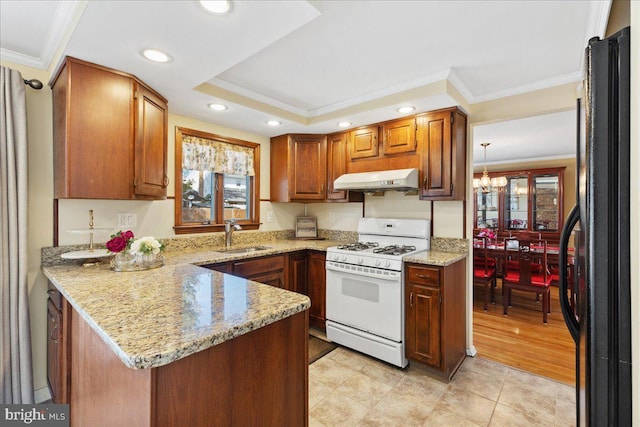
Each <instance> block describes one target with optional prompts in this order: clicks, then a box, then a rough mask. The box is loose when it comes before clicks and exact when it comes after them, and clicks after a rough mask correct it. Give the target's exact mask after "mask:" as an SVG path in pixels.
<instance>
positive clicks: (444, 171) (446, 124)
mask: <svg viewBox="0 0 640 427" xmlns="http://www.w3.org/2000/svg"><path fill="white" fill-rule="evenodd" d="M451 118H452V115H451V112H450V111H443V112H437V113H432V114H427V115H425V116H421V117H419V118H418V121H419V136H420V137H421V139H422V186H421V188H420V195H421V196H422V197H445V196H451V194H452V192H453V183H452V181H451V161H452V158H451V154H452V151H451V149H452V147H451Z"/></svg>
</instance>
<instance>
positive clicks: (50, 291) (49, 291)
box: [47, 289, 58, 295]
mask: <svg viewBox="0 0 640 427" xmlns="http://www.w3.org/2000/svg"><path fill="white" fill-rule="evenodd" d="M56 292H58V291H57V290H55V289H47V293H48V294H49V295H53V294H55V293H56Z"/></svg>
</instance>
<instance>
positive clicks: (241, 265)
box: [233, 255, 284, 277]
mask: <svg viewBox="0 0 640 427" xmlns="http://www.w3.org/2000/svg"><path fill="white" fill-rule="evenodd" d="M277 270H284V255H275V256H268V257H264V258H254V259H250V260H246V261H237V262H234V263H233V274H235V275H238V276H242V277H249V276H255V275H257V274H262V273H266V272H268V271H277Z"/></svg>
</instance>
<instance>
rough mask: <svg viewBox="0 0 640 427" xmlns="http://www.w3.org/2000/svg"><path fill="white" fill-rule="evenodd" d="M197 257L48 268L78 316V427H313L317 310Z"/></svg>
mask: <svg viewBox="0 0 640 427" xmlns="http://www.w3.org/2000/svg"><path fill="white" fill-rule="evenodd" d="M194 255H195V254H194ZM198 255H199V256H194V257H190V256H188V255H186V256H185V255H184V254H181V255H180V256H175V257H174V256H171V255H170V254H167V260H166V265H165V266H163V267H161V268H157V269H154V270H148V271H141V272H126V273H116V272H114V271H112V270H110V269H109V267H108V265H106V264H104V265H100V266H94V267H89V268H85V267H81V266H78V265H55V266H44V267H43V271H44V273H45V275H46V276H47V277H48V279H49V280H50V282H51V284H52V285H53V286H54V287H55V288H52V289H50V292H56V291H57V292H60V293H61V294H62V297H63V300H64V304H67V302H68V304H69V305H70V306H71V308H72V309H68V310H67V313H70V317H71V319H66V321H65V327H66V328H68V329H67V331H68V341H67V342H69V343H70V347H69V348H68V351H69V354H70V369H69V371H70V373H69V377H70V380H69V381H70V383H69V384H68V386H69V389H68V390H69V393H68V398H69V403H70V408H71V425H72V426H76V425H92V426H101V425H104V426H112V425H119V424H120V425H136V426H168V425H190V426H203V425H207V426H214V425H306V424H307V419H308V403H307V400H308V398H307V396H308V395H307V388H308V371H307V363H308V356H307V354H308V349H307V335H308V315H307V309H308V308H309V306H310V302H309V298H308V297H306V296H304V295H301V294H298V293H294V292H289V291H286V290H283V289H278V288H276V287H272V286H268V285H264V284H261V283H257V282H253V281H250V280H246V279H242V278H239V277H235V276H231V275H227V274H222V273H219V272H216V271H211V270H208V269H205V268H202V267H198V266H196V265H191V263H188V262H184V260H186V259H187V258H191V259H195V258H198V260H197V261H200V262H204V261H206V260H207V259H208V260H214V259H219V258H220V256H221V255H222V254H217V257H216V255H215V252H210V251H200V252H198ZM56 333H57V334H58V336H59V337H63V331H56ZM54 341H55V340H54Z"/></svg>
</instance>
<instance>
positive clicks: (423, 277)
mask: <svg viewBox="0 0 640 427" xmlns="http://www.w3.org/2000/svg"><path fill="white" fill-rule="evenodd" d="M416 276H418V277H419V278H421V279H426V278H427V276H425V275H424V274H416Z"/></svg>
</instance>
